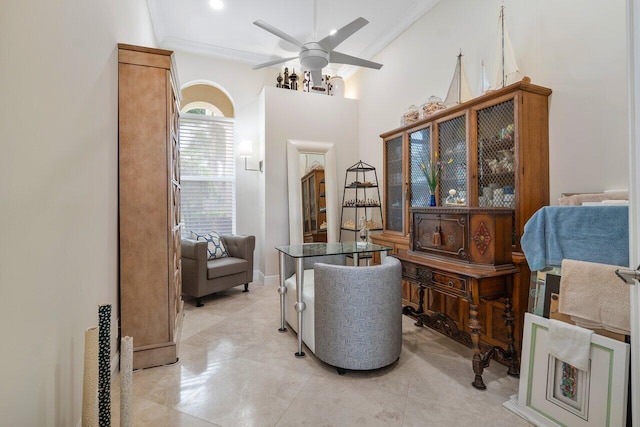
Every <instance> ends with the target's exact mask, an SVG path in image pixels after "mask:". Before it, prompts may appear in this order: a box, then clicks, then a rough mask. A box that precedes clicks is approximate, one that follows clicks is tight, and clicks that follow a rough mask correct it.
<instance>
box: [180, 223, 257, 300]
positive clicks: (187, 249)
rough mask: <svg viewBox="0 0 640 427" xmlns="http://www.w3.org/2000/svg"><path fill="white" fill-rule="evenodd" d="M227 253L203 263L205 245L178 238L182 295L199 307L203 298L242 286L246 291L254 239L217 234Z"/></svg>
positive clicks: (250, 280)
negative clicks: (224, 256)
mask: <svg viewBox="0 0 640 427" xmlns="http://www.w3.org/2000/svg"><path fill="white" fill-rule="evenodd" d="M220 237H221V238H222V241H223V242H224V246H225V248H226V249H227V252H228V253H229V256H228V257H226V258H219V259H214V260H211V261H208V260H207V257H208V256H207V242H204V241H196V240H191V239H182V243H181V245H182V248H181V249H182V292H183V293H184V294H186V295H189V296H192V297H194V298H195V299H196V306H197V307H202V306H203V305H204V304H202V301H201V298H202V297H203V296H205V295H209V294H213V293H215V292H219V291H223V290H225V289H229V288H233V287H234V286H238V285H244V291H243V292H248V291H249V283H251V282H252V281H253V251H254V250H255V247H256V239H255V237H254V236H240V235H221V236H220Z"/></svg>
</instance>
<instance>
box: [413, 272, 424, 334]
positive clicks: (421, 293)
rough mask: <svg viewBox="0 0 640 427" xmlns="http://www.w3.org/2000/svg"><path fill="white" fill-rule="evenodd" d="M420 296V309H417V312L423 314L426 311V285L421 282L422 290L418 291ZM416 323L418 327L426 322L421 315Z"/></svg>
mask: <svg viewBox="0 0 640 427" xmlns="http://www.w3.org/2000/svg"><path fill="white" fill-rule="evenodd" d="M418 298H419V300H420V302H419V303H418V310H417V311H416V314H422V313H424V286H423V285H422V283H421V284H420V290H419V291H418ZM414 325H416V326H418V327H423V326H424V323H422V319H421V318H420V316H418V318H417V319H416V323H414Z"/></svg>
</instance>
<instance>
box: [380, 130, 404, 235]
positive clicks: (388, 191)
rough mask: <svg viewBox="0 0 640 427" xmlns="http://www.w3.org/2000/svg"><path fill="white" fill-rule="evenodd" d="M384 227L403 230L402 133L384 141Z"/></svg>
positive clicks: (401, 231)
mask: <svg viewBox="0 0 640 427" xmlns="http://www.w3.org/2000/svg"><path fill="white" fill-rule="evenodd" d="M384 149H385V161H386V164H385V168H384V170H385V174H386V176H385V179H384V192H385V195H386V197H385V200H386V204H385V207H384V209H385V224H384V226H385V229H386V230H389V231H397V232H400V233H403V232H404V210H403V205H404V194H403V193H404V192H403V184H404V183H403V175H402V135H401V136H398V137H395V138H393V139H389V140H387V141H385V144H384Z"/></svg>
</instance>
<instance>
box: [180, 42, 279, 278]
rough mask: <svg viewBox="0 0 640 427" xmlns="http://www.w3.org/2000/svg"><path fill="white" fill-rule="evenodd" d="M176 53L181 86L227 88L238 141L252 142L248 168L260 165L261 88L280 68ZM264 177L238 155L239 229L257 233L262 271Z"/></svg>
mask: <svg viewBox="0 0 640 427" xmlns="http://www.w3.org/2000/svg"><path fill="white" fill-rule="evenodd" d="M175 55H176V66H177V68H178V77H179V79H180V84H181V86H183V87H184V86H186V85H189V84H190V83H192V82H206V83H213V84H215V85H216V86H218V87H220V88H222V89H224V90H225V91H226V92H227V94H228V95H229V97H230V98H231V100H232V101H233V104H234V109H235V113H236V121H235V142H236V143H240V141H242V140H250V141H252V142H253V157H251V158H249V159H248V168H250V169H251V168H253V169H255V168H257V167H258V161H259V160H261V159H263V158H264V154H263V152H262V150H263V145H262V144H261V143H260V142H259V138H260V137H261V135H260V133H261V132H260V131H259V129H260V124H259V120H260V109H261V104H260V102H259V96H260V91H261V90H262V88H263V86H265V85H271V86H273V85H275V83H276V77H277V76H278V70H277V69H275V68H263V69H260V70H252V69H251V65H249V64H244V63H238V62H233V61H227V60H223V59H216V58H208V57H206V56H203V55H196V54H191V53H184V52H176V53H175ZM263 181H264V174H262V173H260V172H252V171H245V170H244V160H243V159H241V158H239V157H238V156H236V194H237V199H236V232H237V233H238V234H250V235H254V236H256V251H255V256H254V266H255V269H257V270H260V271H262V272H264V268H262V267H263V266H264V260H263V253H262V249H261V248H262V245H261V244H260V243H261V242H264V238H263V235H262V233H263V231H262V228H263V225H264V224H261V222H260V221H258V220H257V214H258V211H259V209H257V207H256V202H257V201H258V200H261V199H263V198H264V197H263V196H262V195H263V194H264V191H261V190H260V188H261V186H263ZM263 222H264V221H263ZM261 266H262V267H261ZM256 279H259V278H256V277H254V280H256Z"/></svg>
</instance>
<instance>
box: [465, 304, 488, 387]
mask: <svg viewBox="0 0 640 427" xmlns="http://www.w3.org/2000/svg"><path fill="white" fill-rule="evenodd" d="M469 328H470V329H471V342H472V347H473V372H474V373H475V375H476V376H475V379H474V380H473V382H472V383H471V385H472V386H474V387H475V388H477V389H479V390H485V389H486V388H487V386H486V385H484V381H483V380H482V372H483V371H484V362H483V360H482V354H481V349H480V322H479V321H478V304H477V303H476V301H473V302H470V303H469Z"/></svg>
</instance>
